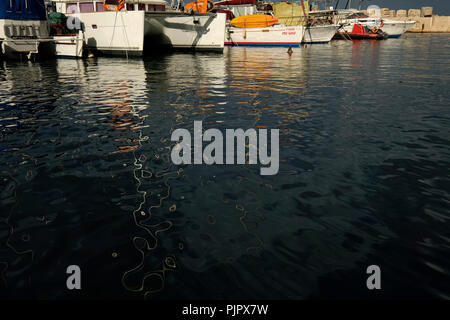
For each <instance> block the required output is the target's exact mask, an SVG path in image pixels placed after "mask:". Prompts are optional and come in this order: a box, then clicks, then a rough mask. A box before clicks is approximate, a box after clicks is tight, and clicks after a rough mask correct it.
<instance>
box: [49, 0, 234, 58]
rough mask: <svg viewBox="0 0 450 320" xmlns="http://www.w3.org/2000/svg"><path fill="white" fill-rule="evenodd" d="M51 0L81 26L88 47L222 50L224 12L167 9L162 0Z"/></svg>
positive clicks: (132, 51)
mask: <svg viewBox="0 0 450 320" xmlns="http://www.w3.org/2000/svg"><path fill="white" fill-rule="evenodd" d="M52 1H53V2H54V3H55V4H56V10H57V11H58V12H61V13H64V14H66V15H67V16H68V17H69V19H70V21H71V25H72V26H73V28H74V29H83V31H84V33H85V44H86V46H87V47H88V48H89V49H91V50H95V51H100V52H104V53H108V54H116V55H138V56H140V55H142V54H143V52H144V48H145V49H148V50H149V51H151V50H156V49H159V48H162V47H170V48H182V49H186V48H187V49H206V50H223V35H224V32H225V15H224V14H216V13H197V12H194V13H191V14H188V13H186V12H181V11H174V10H167V11H166V2H165V1H163V0H128V1H126V2H125V3H124V2H123V0H106V1H93V0H52ZM122 3H124V6H123V8H122V7H121V4H122ZM114 4H115V5H116V6H115V8H116V9H114ZM111 8H112V9H111ZM109 10H111V11H109Z"/></svg>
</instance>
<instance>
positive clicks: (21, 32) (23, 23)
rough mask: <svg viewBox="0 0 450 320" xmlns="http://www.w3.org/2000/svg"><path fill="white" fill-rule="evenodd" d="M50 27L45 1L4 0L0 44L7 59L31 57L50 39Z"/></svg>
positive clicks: (0, 4) (0, 8)
mask: <svg viewBox="0 0 450 320" xmlns="http://www.w3.org/2000/svg"><path fill="white" fill-rule="evenodd" d="M48 35H49V27H48V22H47V15H46V12H45V5H44V0H34V1H28V0H14V1H12V0H10V1H6V0H3V1H1V3H0V42H1V51H2V54H3V55H4V56H5V57H11V58H16V57H19V56H20V55H22V54H24V55H27V56H28V57H30V56H31V55H32V54H37V53H38V51H39V43H40V40H41V39H43V38H48Z"/></svg>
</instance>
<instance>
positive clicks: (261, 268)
mask: <svg viewBox="0 0 450 320" xmlns="http://www.w3.org/2000/svg"><path fill="white" fill-rule="evenodd" d="M449 49H450V36H449V35H408V36H407V37H404V38H401V39H392V40H386V41H381V42H370V41H358V42H349V41H338V42H332V43H330V44H329V45H316V46H308V47H307V48H299V49H296V50H295V51H294V54H293V55H292V56H291V57H289V56H288V55H287V53H286V49H285V48H280V49H278V48H229V49H226V50H225V52H224V54H223V55H222V54H207V53H203V54H202V53H197V54H185V53H175V54H167V55H163V56H155V57H146V58H145V59H138V60H129V61H126V60H125V59H115V58H98V59H96V60H85V61H74V60H57V61H41V62H35V63H28V62H22V63H20V62H2V63H1V64H0V79H1V80H0V81H1V82H0V83H1V86H0V133H1V135H0V181H1V183H0V186H1V188H0V192H1V194H0V196H1V198H0V297H2V298H70V297H81V298H94V297H101V298H109V297H114V298H117V297H125V298H131V299H133V298H137V299H142V298H144V297H145V298H149V299H167V298H214V299H215V298H233V299H240V298H259V299H264V298H270V299H278V298H371V297H374V298H408V297H410V298H411V297H413V298H416V297H426V298H429V297H439V298H449V297H450V280H449V272H450V255H449V253H450V250H449V248H450V228H449V226H450V224H449V220H450V209H449V208H450V170H449V168H450V113H449V102H450V93H449V92H450V90H449V84H450V59H449V58H450V56H449V52H450V50H449ZM194 120H203V126H204V128H205V129H207V128H218V129H221V130H225V128H231V129H234V128H245V129H247V128H269V129H272V128H278V129H280V172H279V173H278V175H275V176H261V175H260V174H259V168H260V166H259V165H256V166H255V165H253V166H250V165H235V166H230V165H222V166H221V165H214V166H206V165H197V166H193V165H191V166H182V167H179V166H175V165H173V164H172V163H171V160H170V150H171V147H172V146H173V144H174V143H173V142H171V141H170V135H171V132H172V131H173V130H174V129H176V128H187V129H189V130H192V127H193V121H194ZM191 132H192V131H191ZM372 264H376V265H379V266H380V268H381V272H382V290H380V291H377V292H373V291H369V290H367V288H366V279H367V274H366V268H367V266H369V265H372ZM69 265H79V266H80V268H81V270H82V290H81V291H68V290H67V289H66V278H67V275H66V268H67V266H69Z"/></svg>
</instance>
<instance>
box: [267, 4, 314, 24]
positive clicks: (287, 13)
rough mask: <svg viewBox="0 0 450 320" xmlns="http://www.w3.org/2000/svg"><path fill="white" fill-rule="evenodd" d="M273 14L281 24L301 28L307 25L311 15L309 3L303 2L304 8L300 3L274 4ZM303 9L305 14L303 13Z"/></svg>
mask: <svg viewBox="0 0 450 320" xmlns="http://www.w3.org/2000/svg"><path fill="white" fill-rule="evenodd" d="M272 8H273V14H274V16H275V17H277V18H278V21H279V22H280V24H284V25H287V26H300V25H305V24H306V17H307V16H308V14H309V3H308V1H307V0H305V1H303V6H302V5H301V4H299V3H292V2H279V3H272ZM303 9H304V10H305V12H303Z"/></svg>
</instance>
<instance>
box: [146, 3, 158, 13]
mask: <svg viewBox="0 0 450 320" xmlns="http://www.w3.org/2000/svg"><path fill="white" fill-rule="evenodd" d="M147 11H156V6H154V5H151V4H149V5H148V9H147Z"/></svg>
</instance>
